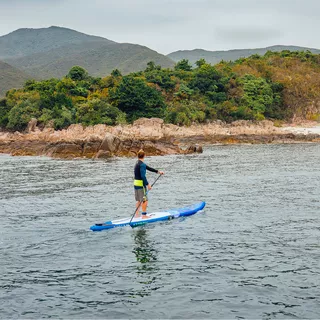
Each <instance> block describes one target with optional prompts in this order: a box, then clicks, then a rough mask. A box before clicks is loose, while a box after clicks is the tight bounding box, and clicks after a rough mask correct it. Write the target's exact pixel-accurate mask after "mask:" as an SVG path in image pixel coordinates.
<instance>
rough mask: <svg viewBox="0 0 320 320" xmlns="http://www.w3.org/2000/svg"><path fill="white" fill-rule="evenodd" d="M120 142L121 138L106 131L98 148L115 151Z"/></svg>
mask: <svg viewBox="0 0 320 320" xmlns="http://www.w3.org/2000/svg"><path fill="white" fill-rule="evenodd" d="M120 144H121V140H120V139H119V138H118V137H117V136H115V135H113V134H111V133H107V134H106V135H105V137H104V139H103V141H102V143H101V145H100V148H99V149H100V150H102V151H109V152H111V153H115V152H117V151H118V149H119V147H120Z"/></svg>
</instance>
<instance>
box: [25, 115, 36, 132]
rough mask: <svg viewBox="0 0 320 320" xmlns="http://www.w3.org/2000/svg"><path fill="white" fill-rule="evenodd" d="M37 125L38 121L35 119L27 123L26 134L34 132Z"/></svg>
mask: <svg viewBox="0 0 320 320" xmlns="http://www.w3.org/2000/svg"><path fill="white" fill-rule="evenodd" d="M37 123H38V120H37V119H35V118H32V119H31V120H30V121H29V123H28V127H27V132H28V133H30V132H34V131H35V130H36V127H37Z"/></svg>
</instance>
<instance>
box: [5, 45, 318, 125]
mask: <svg viewBox="0 0 320 320" xmlns="http://www.w3.org/2000/svg"><path fill="white" fill-rule="evenodd" d="M138 58H139V57H138ZM141 117H146V118H152V117H157V118H162V119H164V120H165V121H166V122H168V123H173V124H178V125H191V124H192V123H205V122H208V121H209V122H210V121H213V120H217V119H219V120H222V121H225V122H232V121H235V120H251V121H256V120H258V121H259V120H264V119H272V120H277V121H278V123H281V121H288V120H292V121H295V120H297V119H298V120H299V119H302V120H304V119H307V120H320V55H316V54H312V53H310V52H298V51H296V52H289V51H282V52H280V53H278V52H268V53H266V54H265V55H264V56H259V55H253V56H251V57H249V58H243V59H239V60H237V61H235V62H221V63H219V64H217V65H215V66H213V65H211V64H208V63H206V62H205V61H201V63H198V64H197V66H196V67H195V68H192V67H191V65H190V64H188V62H187V61H186V60H183V61H180V62H179V63H177V64H176V65H175V67H174V68H173V69H161V68H159V67H158V66H157V65H155V64H153V63H149V64H148V68H146V69H144V70H143V71H141V72H135V73H131V74H129V75H125V76H124V75H121V74H120V73H119V72H112V74H111V75H109V76H107V77H104V78H94V77H92V76H89V75H88V73H87V71H86V70H85V69H83V68H81V67H77V66H76V67H72V68H71V70H70V71H69V73H68V74H67V76H66V77H63V78H62V79H50V80H44V81H28V82H27V83H26V84H25V85H24V87H23V89H21V90H11V91H9V93H8V94H7V95H6V99H4V100H0V127H2V128H6V129H10V130H24V129H25V128H26V126H27V124H28V122H29V121H30V119H32V118H36V119H37V120H38V124H39V125H40V127H45V126H51V127H52V126H53V127H54V128H55V129H62V128H66V127H68V126H69V125H71V124H74V123H81V124H83V125H84V126H91V125H92V126H93V125H96V124H108V125H115V124H124V123H126V122H129V123H130V122H133V121H134V120H136V119H138V118H141Z"/></svg>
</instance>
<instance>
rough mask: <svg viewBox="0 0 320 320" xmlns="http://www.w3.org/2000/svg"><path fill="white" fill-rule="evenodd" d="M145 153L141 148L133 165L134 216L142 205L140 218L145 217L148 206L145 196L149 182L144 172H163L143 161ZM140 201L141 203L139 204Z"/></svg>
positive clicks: (149, 188)
mask: <svg viewBox="0 0 320 320" xmlns="http://www.w3.org/2000/svg"><path fill="white" fill-rule="evenodd" d="M144 158H145V153H144V151H143V150H140V151H139V152H138V161H137V163H136V165H135V167H134V193H135V198H136V201H137V203H136V208H137V212H136V215H135V217H136V218H137V217H138V216H139V209H138V208H139V207H140V205H141V206H142V218H143V219H144V218H147V216H146V215H147V207H148V197H147V189H148V191H149V190H151V185H150V184H149V182H148V180H147V177H146V172H147V170H148V171H151V172H155V173H158V174H161V175H162V174H164V172H163V171H159V170H156V169H153V168H151V167H149V166H147V165H146V164H145V163H144ZM141 202H142V204H141Z"/></svg>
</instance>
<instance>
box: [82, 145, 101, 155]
mask: <svg viewBox="0 0 320 320" xmlns="http://www.w3.org/2000/svg"><path fill="white" fill-rule="evenodd" d="M100 144H101V142H100V141H99V142H91V141H90V142H86V143H85V144H84V147H83V155H84V156H85V157H87V158H93V157H95V156H96V154H97V152H98V151H99V147H100Z"/></svg>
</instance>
